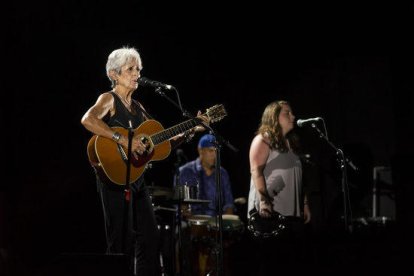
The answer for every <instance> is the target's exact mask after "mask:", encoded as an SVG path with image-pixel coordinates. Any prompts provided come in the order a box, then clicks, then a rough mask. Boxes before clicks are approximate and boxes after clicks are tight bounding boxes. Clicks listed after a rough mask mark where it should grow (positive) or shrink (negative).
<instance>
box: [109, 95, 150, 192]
mask: <svg viewBox="0 0 414 276" xmlns="http://www.w3.org/2000/svg"><path fill="white" fill-rule="evenodd" d="M110 93H111V94H112V97H114V105H115V114H114V115H113V116H112V117H109V119H107V120H106V121H107V122H106V123H107V124H108V126H110V127H123V128H128V127H129V121H131V123H132V128H133V129H135V128H137V127H138V126H139V125H140V124H142V123H143V122H144V121H145V117H144V114H143V111H142V109H141V108H140V107H139V104H138V103H137V102H135V101H134V100H132V106H131V109H132V112H130V111H129V110H128V109H127V108H126V107H125V105H124V104H123V103H122V101H121V99H120V98H119V96H118V95H116V93H114V92H110ZM143 180H144V178H143V176H141V177H140V178H138V180H137V181H135V183H131V188H132V189H133V190H135V189H139V188H140V187H141V184H142V183H143Z"/></svg>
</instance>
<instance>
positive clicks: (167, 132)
mask: <svg viewBox="0 0 414 276" xmlns="http://www.w3.org/2000/svg"><path fill="white" fill-rule="evenodd" d="M199 123H200V122H199V121H197V119H190V120H187V121H185V122H182V123H180V124H178V125H176V126H173V127H170V128H167V129H164V130H163V131H160V132H158V133H155V134H153V135H151V140H152V142H153V143H154V145H158V144H161V143H162V142H164V141H167V140H169V139H171V138H172V137H174V136H176V135H178V134H180V133H183V132H185V131H187V130H189V129H191V128H193V127H195V126H197V125H198V124H199Z"/></svg>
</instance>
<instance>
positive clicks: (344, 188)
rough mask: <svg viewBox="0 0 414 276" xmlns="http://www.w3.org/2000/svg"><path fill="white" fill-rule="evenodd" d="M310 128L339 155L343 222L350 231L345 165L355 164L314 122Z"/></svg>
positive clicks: (351, 229)
mask: <svg viewBox="0 0 414 276" xmlns="http://www.w3.org/2000/svg"><path fill="white" fill-rule="evenodd" d="M311 126H312V128H314V129H315V130H316V131H317V132H318V134H319V137H320V138H322V139H324V140H325V141H326V142H327V143H328V145H329V146H331V147H332V148H333V149H334V150H335V152H336V155H338V156H339V167H340V169H341V172H342V178H341V186H342V196H343V205H344V223H345V232H349V233H352V231H353V227H352V220H351V223H350V222H349V217H350V216H351V218H352V214H351V213H350V210H351V209H350V200H349V187H348V177H347V166H346V164H347V163H348V164H349V165H350V166H351V167H352V168H354V167H355V166H354V165H353V163H352V161H351V160H349V159H348V158H346V157H345V155H344V152H343V151H342V150H341V149H340V148H337V147H336V146H335V145H334V144H333V143H331V141H329V139H328V137H327V136H326V135H325V134H324V133H323V132H322V131H321V130H320V129H319V128H318V127H317V126H316V125H315V124H314V123H312V124H311Z"/></svg>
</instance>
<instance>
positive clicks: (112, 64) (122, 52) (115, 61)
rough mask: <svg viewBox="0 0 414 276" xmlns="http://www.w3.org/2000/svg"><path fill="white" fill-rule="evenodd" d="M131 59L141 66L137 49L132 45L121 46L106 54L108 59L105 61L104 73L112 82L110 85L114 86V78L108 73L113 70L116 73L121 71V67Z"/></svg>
mask: <svg viewBox="0 0 414 276" xmlns="http://www.w3.org/2000/svg"><path fill="white" fill-rule="evenodd" d="M131 60H136V61H137V62H138V66H140V68H142V61H141V56H140V55H139V53H138V51H137V49H135V48H133V47H126V46H124V47H122V48H120V49H116V50H114V51H112V53H110V54H109V56H108V61H107V62H106V75H107V76H108V78H109V80H110V81H111V82H112V87H114V80H113V79H112V78H111V77H110V75H109V73H110V72H111V71H115V72H116V73H117V74H120V73H121V68H122V66H124V65H125V64H127V63H128V62H130V61H131Z"/></svg>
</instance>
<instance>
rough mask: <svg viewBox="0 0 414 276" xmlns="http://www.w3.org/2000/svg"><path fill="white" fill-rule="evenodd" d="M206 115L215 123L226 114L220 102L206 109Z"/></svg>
mask: <svg viewBox="0 0 414 276" xmlns="http://www.w3.org/2000/svg"><path fill="white" fill-rule="evenodd" d="M206 115H207V117H208V118H209V119H210V123H215V122H218V121H220V120H221V119H223V118H224V117H226V116H227V111H226V109H224V106H223V105H222V104H216V105H214V106H212V107H210V108H207V111H206Z"/></svg>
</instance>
